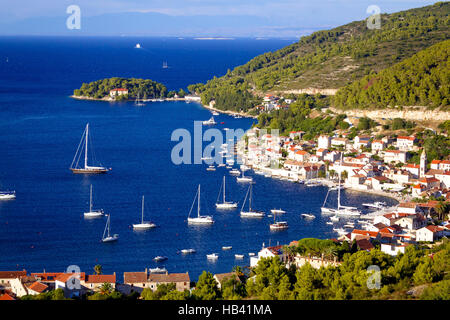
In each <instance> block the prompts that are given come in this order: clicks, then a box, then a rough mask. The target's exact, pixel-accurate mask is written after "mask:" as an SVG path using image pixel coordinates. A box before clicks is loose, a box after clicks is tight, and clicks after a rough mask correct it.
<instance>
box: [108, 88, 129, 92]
mask: <svg viewBox="0 0 450 320" xmlns="http://www.w3.org/2000/svg"><path fill="white" fill-rule="evenodd" d="M111 91H128V89H125V88H116V89H112V90H111Z"/></svg>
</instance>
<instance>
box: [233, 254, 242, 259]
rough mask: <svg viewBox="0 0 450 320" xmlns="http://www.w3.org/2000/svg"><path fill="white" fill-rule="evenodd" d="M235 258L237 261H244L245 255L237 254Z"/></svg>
mask: <svg viewBox="0 0 450 320" xmlns="http://www.w3.org/2000/svg"><path fill="white" fill-rule="evenodd" d="M234 258H236V259H244V255H243V254H235V255H234Z"/></svg>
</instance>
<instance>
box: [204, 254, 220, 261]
mask: <svg viewBox="0 0 450 320" xmlns="http://www.w3.org/2000/svg"><path fill="white" fill-rule="evenodd" d="M206 258H207V259H208V260H217V259H218V258H219V255H218V254H217V253H210V254H207V255H206Z"/></svg>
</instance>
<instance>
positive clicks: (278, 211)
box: [270, 209, 286, 214]
mask: <svg viewBox="0 0 450 320" xmlns="http://www.w3.org/2000/svg"><path fill="white" fill-rule="evenodd" d="M270 212H272V213H273V214H284V213H286V211H284V210H282V209H272V210H270Z"/></svg>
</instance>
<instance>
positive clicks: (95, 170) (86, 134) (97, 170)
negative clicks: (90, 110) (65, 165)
mask: <svg viewBox="0 0 450 320" xmlns="http://www.w3.org/2000/svg"><path fill="white" fill-rule="evenodd" d="M83 139H84V146H83ZM88 140H89V123H88V124H86V129H84V132H83V135H82V136H81V141H80V144H79V145H78V149H77V152H76V153H75V156H74V158H73V160H72V164H71V165H70V170H72V172H73V173H107V172H108V171H109V170H111V168H110V169H108V168H105V167H100V166H97V167H94V166H89V165H88V159H87V158H88ZM80 148H81V149H80ZM83 148H84V166H83V167H79V166H78V162H79V160H80V157H81V153H82V151H83Z"/></svg>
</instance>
